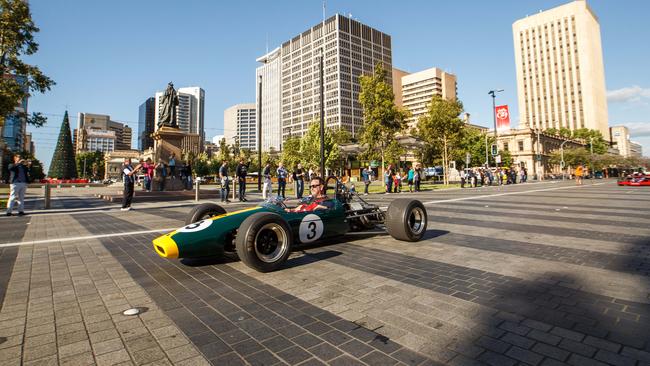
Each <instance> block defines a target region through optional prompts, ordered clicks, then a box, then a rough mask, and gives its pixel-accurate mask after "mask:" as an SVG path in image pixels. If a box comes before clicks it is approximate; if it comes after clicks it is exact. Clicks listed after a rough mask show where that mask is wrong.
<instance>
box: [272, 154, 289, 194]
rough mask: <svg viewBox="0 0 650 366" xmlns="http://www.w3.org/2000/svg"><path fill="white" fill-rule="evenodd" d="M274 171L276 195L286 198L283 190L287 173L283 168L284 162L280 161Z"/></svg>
mask: <svg viewBox="0 0 650 366" xmlns="http://www.w3.org/2000/svg"><path fill="white" fill-rule="evenodd" d="M275 173H276V174H277V175H278V196H281V197H282V198H283V199H284V198H286V196H285V192H284V191H285V189H286V187H287V175H288V174H289V173H288V172H287V170H286V169H285V168H284V164H283V163H282V162H280V164H279V165H278V169H277V170H276V171H275Z"/></svg>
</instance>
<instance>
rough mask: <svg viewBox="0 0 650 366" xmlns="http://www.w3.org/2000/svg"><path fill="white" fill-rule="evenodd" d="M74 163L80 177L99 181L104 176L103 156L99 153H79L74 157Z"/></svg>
mask: <svg viewBox="0 0 650 366" xmlns="http://www.w3.org/2000/svg"><path fill="white" fill-rule="evenodd" d="M84 160H85V163H84ZM75 161H76V165H77V171H78V172H80V173H81V176H82V177H84V178H87V177H90V178H92V179H100V178H101V177H103V176H104V166H105V164H104V154H103V153H102V152H101V151H92V152H81V153H79V154H77V155H76V156H75ZM84 164H85V170H84Z"/></svg>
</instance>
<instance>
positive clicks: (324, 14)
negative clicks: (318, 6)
mask: <svg viewBox="0 0 650 366" xmlns="http://www.w3.org/2000/svg"><path fill="white" fill-rule="evenodd" d="M325 8H326V6H325V0H323V23H325Z"/></svg>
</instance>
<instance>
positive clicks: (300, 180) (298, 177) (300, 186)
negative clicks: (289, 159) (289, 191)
mask: <svg viewBox="0 0 650 366" xmlns="http://www.w3.org/2000/svg"><path fill="white" fill-rule="evenodd" d="M293 180H294V181H295V182H296V198H297V199H301V198H302V194H303V192H304V191H305V171H304V170H303V169H302V164H300V163H298V166H297V167H296V169H295V170H294V171H293Z"/></svg>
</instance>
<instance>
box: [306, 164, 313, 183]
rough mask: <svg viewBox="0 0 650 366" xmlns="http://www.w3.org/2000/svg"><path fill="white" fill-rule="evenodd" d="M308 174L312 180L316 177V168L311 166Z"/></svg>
mask: <svg viewBox="0 0 650 366" xmlns="http://www.w3.org/2000/svg"><path fill="white" fill-rule="evenodd" d="M307 174H308V177H307V178H308V179H309V180H310V181H311V179H312V178H313V177H314V168H313V167H311V166H310V167H309V172H308V173H307Z"/></svg>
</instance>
